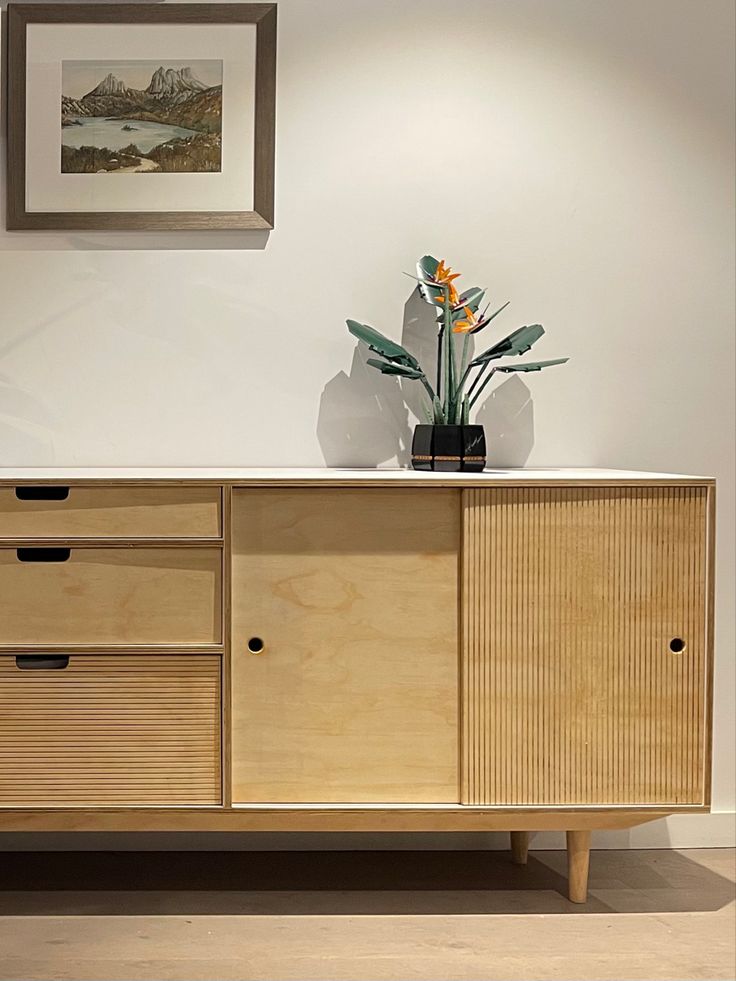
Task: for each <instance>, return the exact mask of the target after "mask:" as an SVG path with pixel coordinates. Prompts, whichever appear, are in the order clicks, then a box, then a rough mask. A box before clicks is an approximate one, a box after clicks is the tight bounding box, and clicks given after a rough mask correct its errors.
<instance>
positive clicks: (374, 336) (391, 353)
mask: <svg viewBox="0 0 736 981" xmlns="http://www.w3.org/2000/svg"><path fill="white" fill-rule="evenodd" d="M347 325H348V330H349V331H350V333H351V334H352V335H353V337H357V338H358V340H359V341H363V343H364V344H367V345H368V347H369V348H370V349H371V351H375V352H376V354H380V355H381V357H384V358H386V360H387V361H395V362H396V363H397V364H403V365H407V366H408V367H410V368H418V367H419V362H418V361H417V359H416V358H415V357H414V356H413V355H411V354H409V352H408V351H407V350H406V349H405V348H403V347H402V346H401V345H400V344H397V343H396V341H391V340H389V339H388V337H384V336H383V334H379V332H378V331H377V330H374V329H373V328H372V327H369V326H368V324H359V323H358V321H357V320H348V321H347Z"/></svg>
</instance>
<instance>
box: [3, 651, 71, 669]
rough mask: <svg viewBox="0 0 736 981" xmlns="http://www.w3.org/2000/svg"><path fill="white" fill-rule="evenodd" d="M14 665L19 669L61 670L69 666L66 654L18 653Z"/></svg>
mask: <svg viewBox="0 0 736 981" xmlns="http://www.w3.org/2000/svg"><path fill="white" fill-rule="evenodd" d="M15 666H16V668H19V669H20V670H21V671H63V670H64V668H68V667H69V655H68V654H18V655H17V656H16V658H15Z"/></svg>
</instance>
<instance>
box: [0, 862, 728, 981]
mask: <svg viewBox="0 0 736 981" xmlns="http://www.w3.org/2000/svg"><path fill="white" fill-rule="evenodd" d="M564 873H565V855H564V853H562V852H532V853H531V855H530V859H529V864H528V866H526V867H522V868H519V867H516V866H513V865H512V864H511V862H510V860H509V857H508V855H507V854H506V853H503V852H408V853H400V852H398V853H397V852H256V853H233V852H228V853H191V852H186V853H185V852H180V853H171V852H170V853H145V852H144V853H140V852H139V853H135V852H127V853H7V854H5V855H4V856H0V979H4V981H5V979H20V978H23V979H27V981H31V979H75V981H83V979H84V981H86V979H95V981H108V979H114V981H120V979H123V978H125V979H130V981H135V979H157V981H168V979H186V981H196V979H222V981H227V979H238V981H249V979H255V978H258V979H263V981H275V979H279V981H287V979H300V981H304V979H316V978H321V979H341V981H353V979H355V981H357V979H361V981H363V979H365V981H367V979H372V981H382V979H426V981H434V979H443V981H444V979H447V978H452V979H455V981H466V979H467V981H470V979H473V981H480V979H483V981H492V979H496V978H505V979H516V978H524V979H527V978H539V979H547V978H549V979H552V978H567V979H578V978H586V979H609V978H610V979H614V978H615V979H622V981H626V979H644V978H648V979H700V978H704V979H709V981H712V979H721V978H723V979H726V978H729V979H730V978H733V977H734V976H735V975H736V963H735V953H734V935H735V933H736V922H735V917H734V913H735V910H734V878H735V877H734V852H733V851H730V850H727V849H701V850H697V851H681V852H675V851H662V850H658V851H639V852H636V851H598V852H594V853H593V856H592V861H591V878H590V900H589V902H588V904H587V905H586V906H584V907H581V906H574V905H573V904H571V903H569V902H568V901H567V899H565V895H564V893H565V877H564Z"/></svg>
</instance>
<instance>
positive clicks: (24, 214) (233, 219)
mask: <svg viewBox="0 0 736 981" xmlns="http://www.w3.org/2000/svg"><path fill="white" fill-rule="evenodd" d="M276 7H277V5H276V4H275V3H215V4H201V3H192V4H160V5H159V4H157V5H154V6H145V5H143V4H120V5H117V4H110V5H102V4H69V5H67V4H33V5H30V4H12V3H11V4H9V5H8V14H7V24H8V49H7V50H8V57H7V64H8V75H7V92H8V114H7V119H8V141H7V228H8V229H9V230H19V229H45V230H72V229H80V230H81V229H83V230H88V231H91V230H103V231H119V230H145V231H178V230H199V231H202V230H211V229H215V230H222V229H231V230H243V229H271V228H273V224H274V155H275V104H276ZM82 24H84V25H89V24H92V25H101V26H105V25H111V24H112V25H132V26H134V27H135V28H139V27H141V26H145V25H200V24H201V25H243V24H245V25H254V26H255V80H254V92H255V106H254V108H253V115H252V118H253V121H254V122H253V160H252V168H253V171H252V173H253V188H252V202H253V207H252V210H214V211H213V210H201V211H200V210H181V211H179V210H166V211H156V210H106V211H91V210H69V211H65V210H64V211H62V210H29V208H28V206H27V189H28V173H27V163H28V161H27V149H26V148H27V119H28V112H27V104H26V100H27V88H28V78H27V70H28V61H27V37H28V28H29V25H82ZM211 91H212V90H211ZM220 99H221V100H222V97H221V96H220ZM220 111H221V110H220ZM60 152H61V151H60ZM77 176H78V174H77V173H76V172H75V178H76V177H77ZM84 176H85V177H86V176H92V177H93V178H94V177H96V176H97V174H96V173H94V172H85V175H84ZM164 176H167V177H168V176H170V175H164ZM176 176H177V177H180V176H181V175H180V174H177V175H176ZM197 176H202V175H199V174H198V175H197ZM208 176H209V175H208ZM217 176H219V175H217ZM126 179H127V180H128V181H130V179H129V178H127V175H126V177H125V178H121V177H114V178H113V177H110V178H104V180H105V181H107V180H110V181H113V180H115V181H118V182H119V181H121V180H126ZM160 179H161V178H160V177H144V178H141V177H136V178H135V180H136V181H143V180H146V181H149V180H160ZM98 186H99V185H98ZM127 186H128V187H130V186H131V185H130V183H128V185H127Z"/></svg>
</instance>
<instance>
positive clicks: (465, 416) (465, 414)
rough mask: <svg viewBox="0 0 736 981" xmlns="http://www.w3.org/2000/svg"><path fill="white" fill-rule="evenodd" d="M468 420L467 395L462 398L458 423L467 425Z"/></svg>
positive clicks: (468, 404) (468, 406) (468, 405)
mask: <svg viewBox="0 0 736 981" xmlns="http://www.w3.org/2000/svg"><path fill="white" fill-rule="evenodd" d="M469 422H470V403H469V402H468V397H467V395H466V396H465V398H464V399H463V408H462V416H461V418H460V424H461V425H462V426H467V425H468V423H469Z"/></svg>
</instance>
